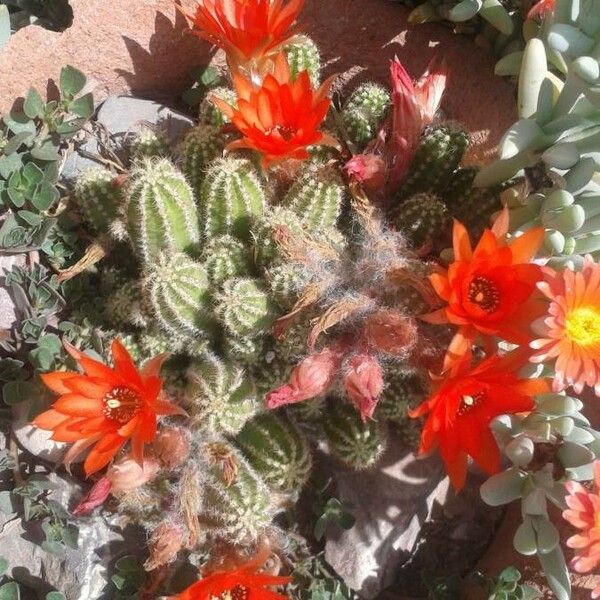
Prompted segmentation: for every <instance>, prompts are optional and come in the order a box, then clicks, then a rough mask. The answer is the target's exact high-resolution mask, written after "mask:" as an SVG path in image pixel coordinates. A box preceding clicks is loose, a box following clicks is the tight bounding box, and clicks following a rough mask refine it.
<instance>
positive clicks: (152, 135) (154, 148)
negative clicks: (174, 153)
mask: <svg viewBox="0 0 600 600" xmlns="http://www.w3.org/2000/svg"><path fill="white" fill-rule="evenodd" d="M129 153H130V156H131V160H132V161H138V160H142V159H144V158H159V157H166V156H169V154H170V153H171V151H170V148H169V141H168V140H167V138H166V137H165V136H164V135H163V134H162V133H160V132H159V131H153V130H152V129H149V128H148V127H144V128H143V129H142V130H141V131H140V132H139V133H138V134H137V135H136V136H135V137H134V138H133V140H132V142H131V145H130V147H129Z"/></svg>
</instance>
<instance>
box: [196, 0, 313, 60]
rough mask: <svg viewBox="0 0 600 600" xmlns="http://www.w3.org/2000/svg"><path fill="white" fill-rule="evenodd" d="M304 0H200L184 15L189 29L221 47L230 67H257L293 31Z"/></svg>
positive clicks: (286, 39)
mask: <svg viewBox="0 0 600 600" xmlns="http://www.w3.org/2000/svg"><path fill="white" fill-rule="evenodd" d="M303 4H304V0H289V2H287V3H284V0H199V3H198V7H197V9H196V12H195V14H193V15H186V16H187V17H188V18H189V19H190V21H191V23H192V27H193V29H192V31H193V32H194V33H196V34H197V35H199V36H200V37H202V38H204V39H207V40H208V41H210V42H211V43H213V44H215V45H216V46H219V47H220V48H223V50H225V52H226V53H227V58H228V60H229V64H230V66H231V68H232V69H234V70H235V69H237V68H238V67H240V66H246V67H248V66H249V67H250V68H253V67H257V68H259V69H260V66H261V63H262V62H263V61H264V60H265V59H266V58H268V57H269V56H271V55H273V54H274V53H277V51H278V50H279V49H280V47H281V46H282V44H284V43H285V42H287V41H288V40H289V39H290V38H291V37H292V36H293V35H294V34H295V33H296V31H295V30H294V29H293V28H292V25H293V24H294V21H295V20H296V19H297V17H298V14H299V13H300V10H301V9H302V5H303Z"/></svg>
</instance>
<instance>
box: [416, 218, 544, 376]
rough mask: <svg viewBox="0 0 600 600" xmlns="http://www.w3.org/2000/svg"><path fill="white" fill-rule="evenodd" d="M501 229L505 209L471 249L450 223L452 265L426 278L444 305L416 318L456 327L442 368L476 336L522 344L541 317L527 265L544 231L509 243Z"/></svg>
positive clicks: (536, 273)
mask: <svg viewBox="0 0 600 600" xmlns="http://www.w3.org/2000/svg"><path fill="white" fill-rule="evenodd" d="M507 229H508V211H507V210H506V209H505V210H504V211H503V212H502V213H501V215H500V217H498V219H497V220H496V222H495V224H494V226H493V227H492V229H491V230H490V229H486V230H485V232H484V233H483V235H482V236H481V239H480V241H479V243H478V244H477V246H476V247H475V248H474V249H472V248H471V242H470V240H469V234H468V233H467V230H466V229H465V227H464V226H463V225H462V224H461V223H459V222H458V221H455V222H454V262H453V263H452V264H451V265H450V266H449V267H448V270H447V271H443V272H439V273H434V274H432V275H431V276H430V281H431V283H432V285H433V287H434V289H435V291H436V292H437V294H438V296H439V297H440V298H441V299H442V300H444V301H445V302H446V303H447V304H446V306H444V307H443V308H440V309H438V310H436V311H434V312H432V313H429V314H428V315H425V316H424V317H422V318H423V320H425V321H427V322H429V323H434V324H447V323H451V324H453V325H458V332H457V333H456V335H455V337H454V339H453V341H452V342H451V344H450V348H449V351H448V353H447V355H446V361H445V365H444V366H445V368H450V367H451V366H452V365H453V364H454V362H456V360H457V357H458V358H460V357H461V356H462V355H464V354H465V353H466V352H469V351H470V348H471V345H472V343H473V341H474V340H475V338H476V337H477V336H478V335H480V334H481V335H484V336H498V337H501V338H503V339H505V340H507V341H509V342H513V343H515V344H528V343H529V342H530V340H531V338H532V333H531V331H530V326H531V323H532V322H533V321H534V320H535V319H536V318H537V317H539V316H541V315H542V314H543V313H544V311H545V306H544V302H543V301H542V300H541V295H537V294H534V292H535V291H536V284H537V283H538V282H539V281H541V279H542V270H541V268H540V267H539V266H538V265H535V264H531V263H530V261H531V259H532V258H533V257H534V256H535V254H536V252H537V250H538V248H539V247H540V245H541V243H542V240H543V237H544V229H543V228H541V227H538V228H535V229H531V230H529V231H528V232H526V233H525V234H523V235H522V236H521V237H518V238H515V239H513V240H512V241H511V242H507V241H506V232H507Z"/></svg>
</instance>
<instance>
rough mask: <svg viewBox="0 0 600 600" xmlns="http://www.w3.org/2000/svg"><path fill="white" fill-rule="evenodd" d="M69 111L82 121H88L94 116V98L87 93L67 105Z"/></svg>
mask: <svg viewBox="0 0 600 600" xmlns="http://www.w3.org/2000/svg"><path fill="white" fill-rule="evenodd" d="M69 111H71V112H72V113H74V114H76V115H79V116H80V117H83V118H84V119H89V118H90V117H91V116H92V115H93V114H94V96H93V95H92V94H91V93H89V94H85V95H84V96H81V98H77V100H73V102H71V104H69Z"/></svg>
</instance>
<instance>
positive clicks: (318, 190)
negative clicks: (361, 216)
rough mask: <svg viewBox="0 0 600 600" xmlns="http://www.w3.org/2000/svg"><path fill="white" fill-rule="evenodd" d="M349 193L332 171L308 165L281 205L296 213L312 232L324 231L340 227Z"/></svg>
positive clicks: (320, 166)
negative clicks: (345, 197) (339, 219)
mask: <svg viewBox="0 0 600 600" xmlns="http://www.w3.org/2000/svg"><path fill="white" fill-rule="evenodd" d="M345 189H346V188H345V185H344V182H343V181H342V179H341V177H340V175H339V173H338V172H337V171H336V170H334V169H333V168H332V167H329V166H327V165H320V164H319V163H314V162H313V163H308V165H307V166H306V167H305V169H304V170H303V172H302V173H301V174H300V176H299V177H298V179H297V180H296V182H295V183H294V184H293V185H292V187H291V188H290V189H289V191H288V193H287V194H286V195H285V197H284V198H283V200H282V202H281V204H282V206H286V207H287V208H289V209H291V210H292V211H293V212H295V213H296V215H297V216H298V217H299V218H300V221H301V222H302V224H304V225H305V226H306V228H307V230H308V231H313V230H318V231H319V230H320V231H322V230H323V229H327V228H329V227H334V226H335V225H336V222H337V219H338V217H339V215H340V211H341V209H342V201H343V199H344V195H345Z"/></svg>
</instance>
